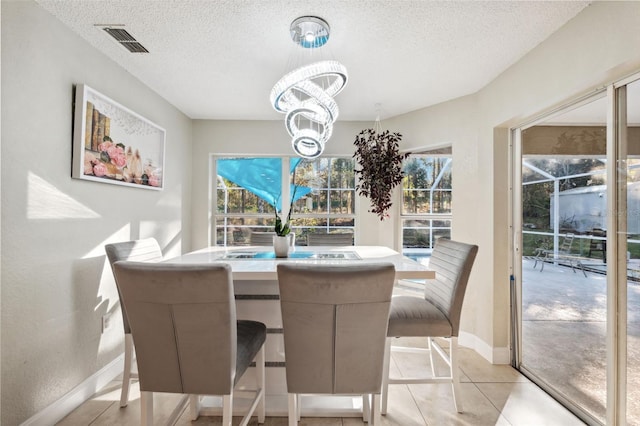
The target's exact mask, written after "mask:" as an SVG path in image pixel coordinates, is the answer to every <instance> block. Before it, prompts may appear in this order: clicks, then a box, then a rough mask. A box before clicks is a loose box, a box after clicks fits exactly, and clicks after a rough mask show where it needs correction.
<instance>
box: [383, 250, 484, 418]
mask: <svg viewBox="0 0 640 426" xmlns="http://www.w3.org/2000/svg"><path fill="white" fill-rule="evenodd" d="M477 252H478V246H476V245H470V244H465V243H461V242H457V241H451V240H447V239H444V238H439V239H438V240H437V242H436V245H435V247H434V248H433V252H432V253H431V259H430V260H429V269H431V270H433V271H435V273H436V277H435V279H431V280H427V281H426V283H425V286H424V297H416V296H395V297H394V298H393V299H392V301H391V312H390V313H389V329H388V331H387V336H388V337H387V344H386V347H385V362H384V373H383V380H384V381H383V385H382V409H381V411H382V414H386V412H387V399H388V395H389V384H415V383H443V382H445V383H451V385H452V388H453V402H454V405H455V408H456V410H457V411H458V412H459V413H461V412H462V410H463V406H462V401H461V400H460V371H459V368H458V332H459V329H460V314H461V312H462V302H463V300H464V294H465V291H466V288H467V281H468V280H469V275H470V273H471V267H472V266H473V262H474V260H475V257H476V253H477ZM395 337H426V338H427V343H428V348H413V347H404V346H397V347H396V346H393V347H392V346H391V341H392V340H393V338H395ZM435 338H445V340H447V341H448V342H449V351H448V353H447V352H445V350H444V349H443V348H442V347H441V346H440V343H439V342H438V341H436V340H435ZM391 351H397V352H412V353H425V352H428V353H429V358H430V361H431V373H432V375H431V376H426V375H425V376H424V377H408V378H407V377H402V378H395V377H393V378H392V377H389V363H390V361H391ZM434 352H436V353H437V354H438V355H439V356H440V357H441V358H442V360H443V361H444V362H445V363H446V364H447V365H448V366H449V375H448V376H437V375H436V371H435V370H436V369H435V365H434V357H433V355H434Z"/></svg>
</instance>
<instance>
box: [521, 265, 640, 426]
mask: <svg viewBox="0 0 640 426" xmlns="http://www.w3.org/2000/svg"><path fill="white" fill-rule="evenodd" d="M533 265H534V262H533V260H530V259H525V260H523V266H522V269H523V292H522V298H523V306H522V341H523V348H522V355H523V358H522V359H523V361H522V365H523V366H524V367H526V368H527V369H528V370H530V371H532V372H534V373H535V374H536V375H537V376H539V377H540V378H541V379H543V380H544V381H546V382H547V383H549V384H550V385H551V386H552V387H554V388H555V389H557V390H558V391H559V392H560V393H562V394H563V395H565V396H566V397H567V398H568V399H570V400H574V401H576V403H577V404H578V405H580V406H582V407H584V408H585V409H586V410H587V411H588V412H590V413H591V414H592V415H594V416H595V417H596V418H598V419H600V420H601V421H604V417H605V402H606V312H607V311H606V304H607V294H606V277H605V275H604V274H602V273H598V272H596V270H597V269H598V267H597V265H593V266H594V267H593V268H585V269H586V275H587V276H586V277H585V276H584V275H583V273H582V272H581V271H580V270H579V269H576V270H575V271H574V270H572V269H571V268H570V267H567V266H559V265H554V264H552V263H547V264H545V266H544V270H543V271H542V272H541V271H540V264H539V263H538V266H537V268H536V269H534V268H533ZM627 291H628V310H627V312H628V313H627V315H628V318H627V324H628V343H627V353H628V368H627V374H628V379H627V423H628V424H640V282H638V281H637V280H634V279H633V277H632V279H631V280H629V281H628V286H627Z"/></svg>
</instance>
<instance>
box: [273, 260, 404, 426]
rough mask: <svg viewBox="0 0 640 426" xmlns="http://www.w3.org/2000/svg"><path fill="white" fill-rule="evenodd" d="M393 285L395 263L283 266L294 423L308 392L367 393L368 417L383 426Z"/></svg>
mask: <svg viewBox="0 0 640 426" xmlns="http://www.w3.org/2000/svg"><path fill="white" fill-rule="evenodd" d="M394 282H395V268H394V266H393V264H391V263H384V262H383V263H377V264H364V265H342V266H328V265H299V264H298V265H296V264H283V263H281V264H279V265H278V283H279V289H280V309H281V311H282V326H283V333H284V353H285V362H286V366H287V367H286V376H287V392H288V394H289V425H290V426H295V425H297V424H298V420H299V419H300V415H301V409H300V395H301V394H325V395H362V401H363V419H364V420H365V421H368V422H369V424H370V425H378V424H379V422H380V390H381V385H382V369H383V361H384V345H385V339H386V335H387V326H388V318H389V306H390V302H391V295H392V292H393V285H394ZM371 396H373V398H371ZM371 399H373V402H371ZM370 406H371V409H370Z"/></svg>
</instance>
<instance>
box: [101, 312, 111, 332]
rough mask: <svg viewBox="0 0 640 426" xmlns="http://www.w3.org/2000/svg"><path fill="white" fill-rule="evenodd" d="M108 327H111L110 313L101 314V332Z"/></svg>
mask: <svg viewBox="0 0 640 426" xmlns="http://www.w3.org/2000/svg"><path fill="white" fill-rule="evenodd" d="M109 327H111V314H104V315H103V316H102V332H103V333H104V332H105V331H106V330H107V329H108V328H109Z"/></svg>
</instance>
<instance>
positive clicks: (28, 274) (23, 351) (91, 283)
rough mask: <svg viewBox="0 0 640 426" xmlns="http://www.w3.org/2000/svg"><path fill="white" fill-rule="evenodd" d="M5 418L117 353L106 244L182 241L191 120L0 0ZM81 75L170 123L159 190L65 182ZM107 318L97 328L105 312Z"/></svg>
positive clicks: (41, 404) (62, 32) (56, 30)
mask: <svg viewBox="0 0 640 426" xmlns="http://www.w3.org/2000/svg"><path fill="white" fill-rule="evenodd" d="M1 15H2V156H1V158H2V165H1V170H2V177H1V182H2V204H1V206H2V229H1V235H2V242H1V243H2V248H3V250H2V277H1V279H2V310H1V312H2V323H1V325H2V390H3V392H2V419H1V423H2V424H3V425H16V424H20V423H21V422H23V421H25V420H27V419H28V418H29V417H31V416H33V415H34V414H35V413H37V412H40V411H41V410H42V409H43V408H45V407H46V406H48V405H49V404H51V403H53V402H54V401H57V400H58V399H60V398H61V397H62V396H63V395H64V394H65V393H67V392H69V391H70V390H71V389H72V388H73V387H75V386H76V385H78V384H79V383H81V382H83V381H84V380H85V379H86V378H87V377H89V376H90V375H92V374H93V373H95V372H96V371H98V370H99V369H100V368H102V367H103V366H105V365H107V364H108V363H109V362H111V361H112V360H113V359H114V358H116V357H117V356H118V355H119V354H120V353H122V349H123V348H122V336H123V333H122V326H121V317H120V311H119V310H118V308H117V307H116V304H117V300H118V296H117V292H116V289H115V285H114V283H113V278H112V275H111V270H110V268H109V265H108V264H107V263H106V259H105V256H104V244H105V243H108V242H114V241H122V240H128V239H132V238H139V237H156V238H157V239H158V241H159V243H160V245H161V246H162V247H163V250H164V252H165V254H167V255H170V256H171V255H178V254H180V253H181V252H182V251H187V250H188V249H190V245H191V243H190V238H191V237H190V234H189V232H188V231H187V232H185V233H183V229H185V230H189V229H190V228H191V224H190V218H191V214H190V204H191V198H190V196H191V183H190V182H191V180H190V179H191V174H190V162H191V131H192V130H191V120H189V119H188V118H187V117H186V116H184V115H183V114H181V113H180V112H179V111H178V110H176V109H175V108H174V107H172V106H171V105H169V104H168V103H167V102H166V101H164V100H163V99H162V98H161V97H159V96H158V95H157V94H155V93H154V92H152V91H151V90H150V89H148V88H147V87H146V86H145V85H144V84H142V83H141V82H140V81H138V80H136V79H135V78H133V77H132V76H131V75H130V74H129V73H127V72H126V71H124V70H123V69H122V68H120V67H119V66H118V64H116V63H114V62H112V61H111V60H109V59H107V58H106V57H105V56H104V55H102V54H101V53H100V52H98V51H97V50H95V49H94V48H93V47H91V46H90V45H89V44H87V43H86V42H84V41H83V40H82V39H80V38H79V37H78V36H76V35H75V34H74V33H72V32H71V31H70V30H69V29H68V28H66V27H64V26H63V25H62V24H60V23H59V22H58V21H57V20H56V19H55V18H53V17H52V16H51V15H49V14H48V12H45V11H44V10H43V9H42V8H40V7H39V6H38V5H37V4H36V3H34V2H32V1H19V2H17V1H16V2H14V1H4V0H3V1H2V13H1ZM76 83H86V84H88V85H89V86H91V87H93V88H94V89H96V90H98V91H100V92H101V93H104V94H105V95H107V96H109V97H111V98H112V99H114V100H116V101H118V102H120V103H121V104H123V105H125V106H127V107H128V108H130V109H132V110H133V111H135V112H137V113H139V114H140V115H142V116H144V117H146V118H148V119H149V120H151V121H153V122H155V123H157V124H158V125H160V126H161V127H164V128H165V129H166V132H167V133H166V164H165V175H164V177H165V189H164V190H163V191H161V192H160V191H151V190H145V189H138V188H129V187H124V186H117V185H107V184H102V183H96V182H90V181H81V180H76V179H71V146H72V145H71V142H72V113H73V107H72V100H73V97H72V94H73V86H74V84H76ZM107 312H114V313H115V315H114V317H113V318H114V319H115V323H116V324H114V326H113V327H111V329H110V330H108V331H107V332H106V333H104V334H101V332H100V325H101V317H102V315H103V314H105V313H107Z"/></svg>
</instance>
